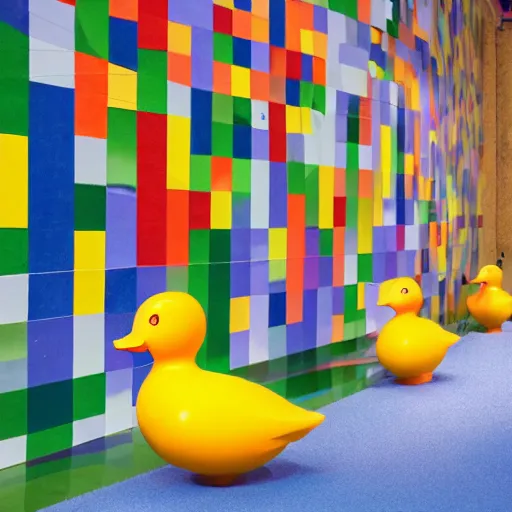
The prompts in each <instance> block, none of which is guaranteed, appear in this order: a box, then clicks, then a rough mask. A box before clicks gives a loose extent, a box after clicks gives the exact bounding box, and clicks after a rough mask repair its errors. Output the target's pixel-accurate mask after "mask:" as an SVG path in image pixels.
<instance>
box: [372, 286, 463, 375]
mask: <svg viewBox="0 0 512 512" xmlns="http://www.w3.org/2000/svg"><path fill="white" fill-rule="evenodd" d="M377 304H378V305H379V306H389V307H391V308H392V309H393V310H394V311H395V313H396V315H395V316H394V317H393V318H392V319H391V320H390V321H389V322H388V323H387V324H386V325H384V327H383V328H382V331H381V332H380V334H379V337H378V338H377V345H376V349H377V357H378V359H379V362H380V364H381V365H382V366H384V368H386V369H387V370H388V371H389V372H391V373H392V374H394V375H395V376H396V377H397V382H398V383H399V384H406V385H416V384H424V383H426V382H430V381H431V380H432V373H433V372H434V370H435V369H436V368H437V367H438V366H439V364H440V363H441V361H442V360H443V359H444V357H445V355H446V353H447V351H448V349H449V348H450V347H451V346H452V345H453V344H454V343H457V341H459V336H457V335H456V334H452V333H450V332H448V331H445V330H444V329H443V328H442V327H440V326H439V325H438V324H436V323H435V322H433V321H432V320H428V319H427V318H421V317H419V316H418V313H419V312H420V310H421V307H422V305H423V294H422V293H421V288H420V286H419V285H418V283H417V282H416V281H415V280H414V279H412V278H410V277H399V278H396V279H390V280H389V281H385V282H384V283H382V284H381V285H380V288H379V299H378V302H377Z"/></svg>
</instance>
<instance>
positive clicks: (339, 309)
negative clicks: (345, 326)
mask: <svg viewBox="0 0 512 512" xmlns="http://www.w3.org/2000/svg"><path fill="white" fill-rule="evenodd" d="M343 313H345V288H344V287H343V286H336V287H334V288H333V289H332V314H333V315H342V314H343Z"/></svg>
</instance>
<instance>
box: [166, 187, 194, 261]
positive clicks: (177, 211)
mask: <svg viewBox="0 0 512 512" xmlns="http://www.w3.org/2000/svg"><path fill="white" fill-rule="evenodd" d="M189 194H190V192H189V191H188V190H168V191H167V232H166V265H187V264H188V259H189V258H188V256H189Z"/></svg>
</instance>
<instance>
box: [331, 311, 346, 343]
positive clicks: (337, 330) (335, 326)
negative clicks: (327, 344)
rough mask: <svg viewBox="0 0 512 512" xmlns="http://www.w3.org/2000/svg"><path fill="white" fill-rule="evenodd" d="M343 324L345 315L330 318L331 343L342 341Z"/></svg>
mask: <svg viewBox="0 0 512 512" xmlns="http://www.w3.org/2000/svg"><path fill="white" fill-rule="evenodd" d="M344 323H345V315H333V317H332V338H331V342H332V343H336V342H338V341H343V325H344Z"/></svg>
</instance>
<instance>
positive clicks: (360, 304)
mask: <svg viewBox="0 0 512 512" xmlns="http://www.w3.org/2000/svg"><path fill="white" fill-rule="evenodd" d="M364 285H365V283H357V309H364V304H365V302H364V295H365V294H364V289H365V286H364Z"/></svg>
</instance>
